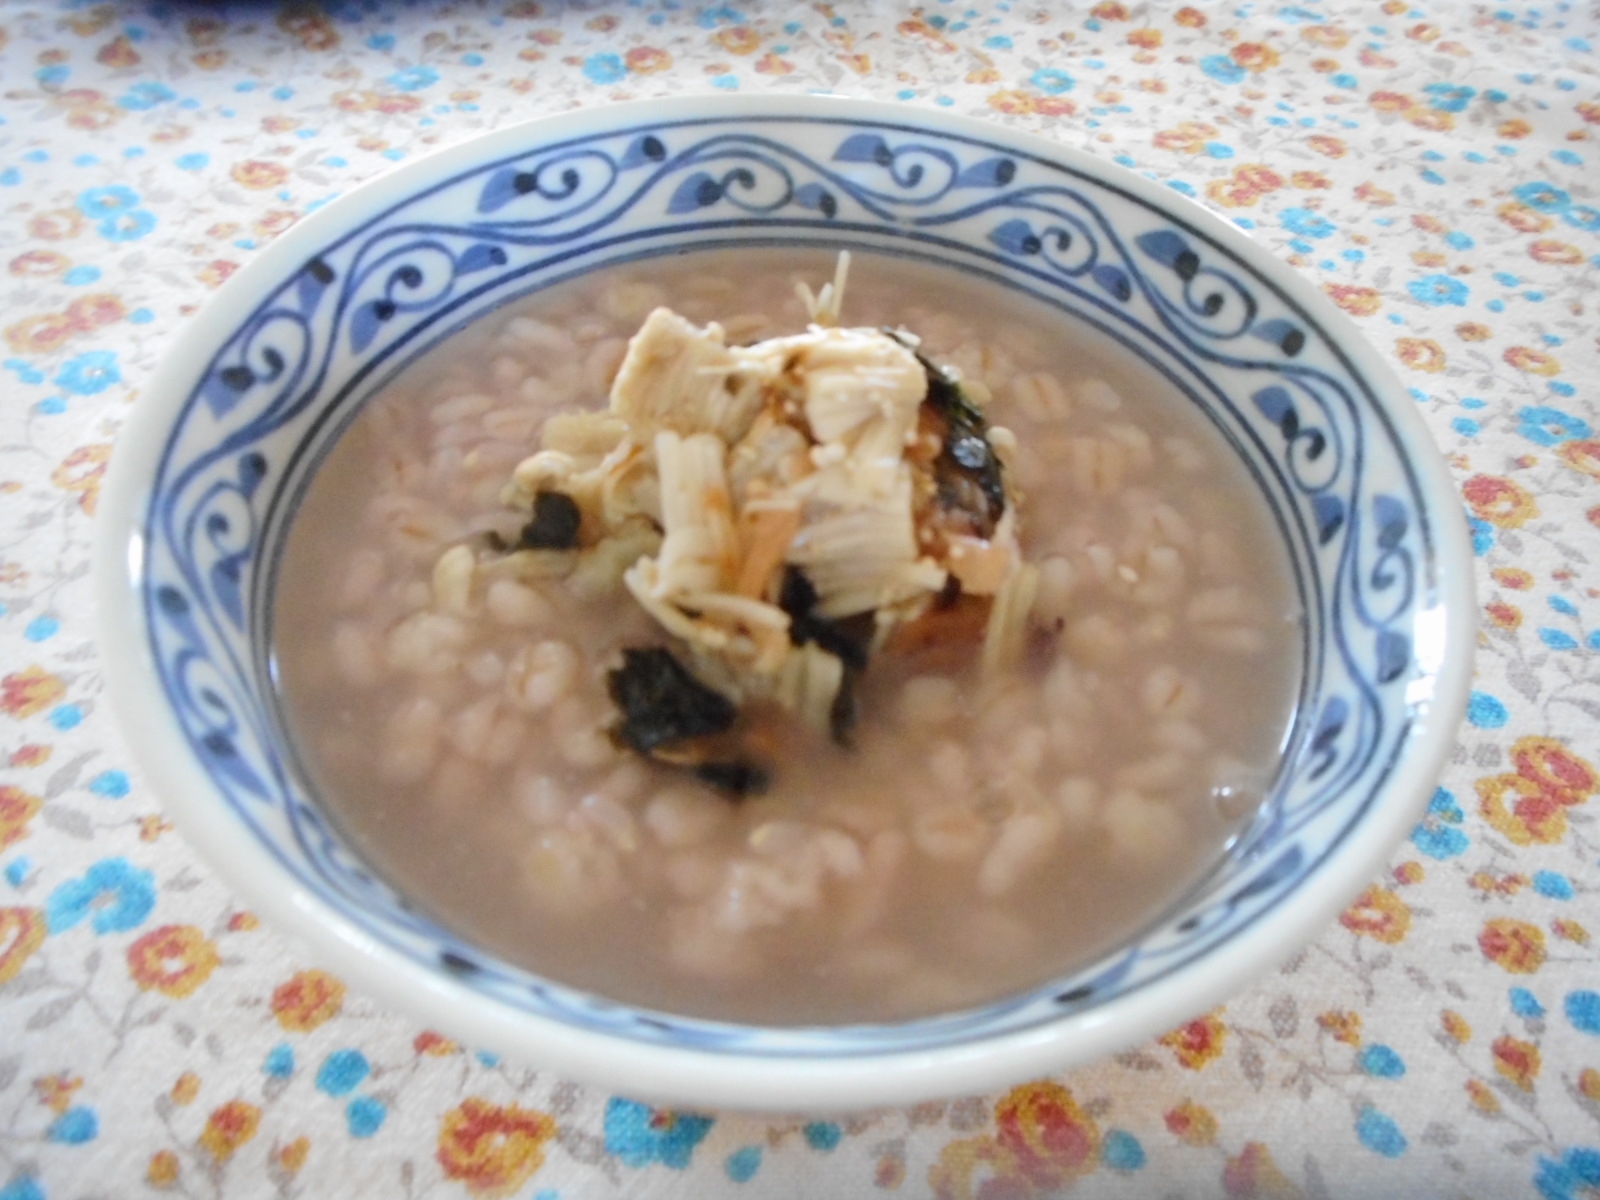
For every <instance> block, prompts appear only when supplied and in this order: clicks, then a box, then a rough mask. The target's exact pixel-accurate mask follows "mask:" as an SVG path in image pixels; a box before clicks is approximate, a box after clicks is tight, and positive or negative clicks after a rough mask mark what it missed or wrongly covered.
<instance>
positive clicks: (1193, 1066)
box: [1161, 1013, 1228, 1071]
mask: <svg viewBox="0 0 1600 1200" xmlns="http://www.w3.org/2000/svg"><path fill="white" fill-rule="evenodd" d="M1227 1038H1228V1029H1227V1026H1225V1025H1224V1024H1223V1023H1222V1021H1221V1019H1220V1018H1219V1017H1218V1016H1217V1014H1216V1013H1207V1014H1206V1015H1205V1016H1203V1017H1198V1018H1196V1019H1195V1020H1193V1021H1190V1022H1189V1023H1188V1024H1187V1025H1180V1026H1178V1028H1176V1029H1174V1030H1173V1031H1172V1032H1170V1033H1166V1034H1163V1035H1162V1037H1161V1044H1162V1045H1163V1046H1166V1047H1168V1048H1169V1049H1171V1050H1172V1052H1173V1053H1174V1054H1175V1055H1177V1057H1178V1064H1179V1065H1180V1066H1182V1067H1184V1068H1186V1069H1187V1070H1190V1071H1198V1070H1199V1069H1200V1068H1201V1067H1203V1066H1205V1065H1206V1064H1207V1063H1209V1062H1211V1061H1212V1060H1214V1059H1216V1058H1218V1057H1220V1056H1221V1054H1222V1045H1223V1043H1224V1042H1225V1041H1227Z"/></svg>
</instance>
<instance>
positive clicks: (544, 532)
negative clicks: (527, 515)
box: [518, 492, 583, 550]
mask: <svg viewBox="0 0 1600 1200" xmlns="http://www.w3.org/2000/svg"><path fill="white" fill-rule="evenodd" d="M582 520H583V514H581V513H580V512H579V511H578V502H577V501H576V500H574V499H573V498H572V497H571V496H569V495H567V494H566V493H565V492H540V493H539V494H538V495H536V496H535V497H534V498H533V520H531V521H529V522H528V523H527V525H525V526H524V527H523V529H522V537H521V538H520V539H519V542H518V544H519V545H520V546H521V547H522V548H523V549H524V550H571V549H572V548H573V547H574V546H576V545H577V544H578V525H579V524H580V523H581V521H582Z"/></svg>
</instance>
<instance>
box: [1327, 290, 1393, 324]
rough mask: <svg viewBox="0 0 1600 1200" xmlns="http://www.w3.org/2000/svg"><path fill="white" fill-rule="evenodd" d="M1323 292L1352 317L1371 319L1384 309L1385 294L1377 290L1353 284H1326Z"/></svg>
mask: <svg viewBox="0 0 1600 1200" xmlns="http://www.w3.org/2000/svg"><path fill="white" fill-rule="evenodd" d="M1322 290H1323V291H1325V292H1327V293H1328V295H1329V296H1330V297H1331V298H1332V299H1333V302H1334V303H1335V304H1337V305H1338V306H1339V307H1340V308H1342V309H1344V310H1345V312H1347V313H1349V314H1351V315H1352V316H1356V317H1370V316H1372V314H1373V313H1375V312H1377V311H1378V309H1380V308H1382V307H1383V293H1382V292H1380V291H1378V289H1377V288H1369V287H1360V286H1358V285H1356V284H1353V283H1326V284H1323V286H1322Z"/></svg>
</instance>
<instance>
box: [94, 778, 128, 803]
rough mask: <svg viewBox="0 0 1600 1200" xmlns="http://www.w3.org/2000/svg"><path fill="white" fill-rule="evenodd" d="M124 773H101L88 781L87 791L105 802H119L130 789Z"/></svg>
mask: <svg viewBox="0 0 1600 1200" xmlns="http://www.w3.org/2000/svg"><path fill="white" fill-rule="evenodd" d="M132 786H133V785H132V784H130V783H129V782H128V774H127V772H126V771H101V772H100V774H98V775H96V776H95V777H94V778H93V779H91V780H89V790H90V791H91V792H93V793H94V794H95V795H96V796H104V797H105V798H106V799H107V800H121V799H122V798H123V797H124V796H126V795H127V794H128V792H129V791H130V790H131V789H132Z"/></svg>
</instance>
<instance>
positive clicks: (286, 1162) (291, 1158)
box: [272, 1137, 311, 1175]
mask: <svg viewBox="0 0 1600 1200" xmlns="http://www.w3.org/2000/svg"><path fill="white" fill-rule="evenodd" d="M310 1153H311V1139H310V1138H307V1137H297V1138H295V1139H294V1141H292V1142H290V1143H289V1144H288V1145H286V1146H274V1147H273V1149H272V1165H273V1166H274V1167H276V1168H277V1169H278V1170H280V1171H282V1172H283V1173H284V1174H285V1175H296V1174H298V1173H299V1171H300V1168H301V1167H303V1166H305V1165H306V1156H307V1155H309V1154H310Z"/></svg>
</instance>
